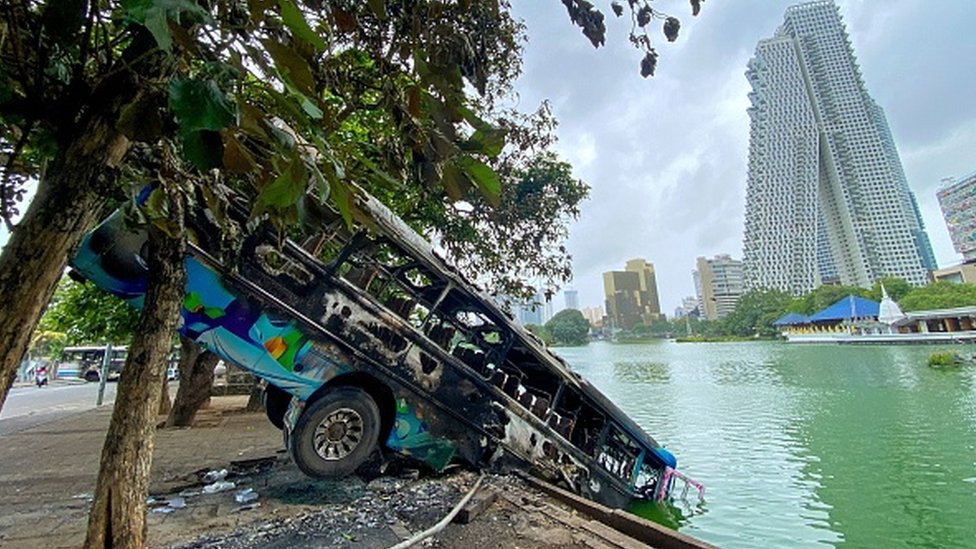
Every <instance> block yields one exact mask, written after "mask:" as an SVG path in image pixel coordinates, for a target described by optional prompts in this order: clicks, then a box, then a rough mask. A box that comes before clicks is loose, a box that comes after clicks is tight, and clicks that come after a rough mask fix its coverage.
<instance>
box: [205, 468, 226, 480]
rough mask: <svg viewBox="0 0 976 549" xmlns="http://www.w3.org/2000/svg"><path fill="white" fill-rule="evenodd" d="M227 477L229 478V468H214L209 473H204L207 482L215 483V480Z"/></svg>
mask: <svg viewBox="0 0 976 549" xmlns="http://www.w3.org/2000/svg"><path fill="white" fill-rule="evenodd" d="M225 478H227V469H221V470H219V471H218V470H216V469H214V470H212V471H208V472H207V474H205V475H203V482H206V483H207V484H213V483H215V482H218V481H221V480H224V479H225Z"/></svg>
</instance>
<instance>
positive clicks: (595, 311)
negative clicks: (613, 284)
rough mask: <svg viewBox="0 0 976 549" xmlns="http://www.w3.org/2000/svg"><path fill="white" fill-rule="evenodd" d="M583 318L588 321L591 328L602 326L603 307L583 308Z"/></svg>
mask: <svg viewBox="0 0 976 549" xmlns="http://www.w3.org/2000/svg"><path fill="white" fill-rule="evenodd" d="M581 312H582V313H583V318H585V319H586V320H589V321H590V325H591V326H602V325H603V307H602V306H601V307H583V310H582V311H581Z"/></svg>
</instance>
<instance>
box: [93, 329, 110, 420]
mask: <svg viewBox="0 0 976 549" xmlns="http://www.w3.org/2000/svg"><path fill="white" fill-rule="evenodd" d="M110 364H112V344H111V343H107V344H106V345H105V356H103V357H102V370H101V371H100V372H98V400H96V401H95V406H101V405H102V400H103V399H104V398H105V381H106V380H107V379H108V367H109V365H110Z"/></svg>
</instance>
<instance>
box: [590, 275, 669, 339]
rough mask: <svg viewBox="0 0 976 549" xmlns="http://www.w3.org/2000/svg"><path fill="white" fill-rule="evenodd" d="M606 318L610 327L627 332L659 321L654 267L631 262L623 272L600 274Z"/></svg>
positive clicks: (659, 308)
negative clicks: (641, 325)
mask: <svg viewBox="0 0 976 549" xmlns="http://www.w3.org/2000/svg"><path fill="white" fill-rule="evenodd" d="M603 292H604V295H605V296H606V307H607V317H608V318H609V319H610V322H611V323H612V324H613V327H614V328H622V329H625V330H626V329H630V328H632V327H634V326H636V325H637V324H640V323H644V324H650V323H651V322H653V321H655V320H658V319H660V318H661V304H660V302H659V300H658V295H657V277H656V276H655V274H654V265H653V264H651V263H648V262H647V261H645V260H643V259H631V260H630V261H628V262H627V265H626V267H625V270H623V271H610V272H607V273H603Z"/></svg>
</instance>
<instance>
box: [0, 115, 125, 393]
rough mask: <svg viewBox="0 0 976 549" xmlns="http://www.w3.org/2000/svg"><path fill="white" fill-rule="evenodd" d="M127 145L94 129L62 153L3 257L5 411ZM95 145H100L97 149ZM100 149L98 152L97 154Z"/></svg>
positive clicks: (0, 382)
mask: <svg viewBox="0 0 976 549" xmlns="http://www.w3.org/2000/svg"><path fill="white" fill-rule="evenodd" d="M117 138H121V140H122V141H124V140H125V138H124V137H121V136H120V135H118V134H117V133H116V132H115V131H114V130H112V129H111V128H108V127H105V126H104V125H101V126H99V125H94V127H91V128H89V131H88V132H87V134H86V135H83V136H82V137H81V139H83V140H84V141H85V142H86V144H85V145H84V146H82V145H80V144H78V145H75V146H73V147H70V148H69V149H68V150H67V151H65V152H64V153H63V154H62V153H60V152H59V153H58V156H57V157H56V159H55V161H54V163H53V164H52V165H51V166H50V167H49V168H48V170H47V173H46V174H45V176H44V177H43V178H41V181H40V183H39V184H38V187H37V194H36V195H35V196H34V200H33V201H32V202H31V204H30V207H29V208H27V212H25V214H24V217H23V218H22V219H21V221H20V223H18V224H17V226H16V227H14V231H13V233H11V235H10V240H9V242H7V245H6V247H4V249H3V253H2V254H0V303H3V304H4V310H3V314H2V315H0V409H2V407H3V403H4V401H5V400H6V398H7V393H8V392H9V390H10V386H11V384H12V383H13V381H14V377H15V376H16V375H17V367H18V366H19V365H20V361H21V358H23V357H24V354H25V353H26V352H27V348H28V346H29V345H30V339H31V335H32V334H33V332H34V328H35V327H36V326H37V323H38V321H39V320H40V318H41V315H42V314H43V313H44V309H45V308H47V304H48V301H50V300H51V296H52V295H53V294H54V289H55V286H56V285H57V283H58V279H59V278H60V277H61V272H62V271H64V267H65V264H66V263H67V261H68V255H69V254H71V253H73V251H74V250H75V248H77V247H78V243H79V242H80V241H81V237H82V236H83V235H84V234H85V232H86V231H88V230H89V229H90V228H91V227H92V226H93V225H94V224H95V221H96V220H97V219H98V217H99V212H100V209H101V205H102V203H103V198H102V194H101V193H100V192H99V190H100V189H101V188H103V187H104V186H105V185H102V184H98V183H97V181H99V180H102V179H103V178H109V177H111V175H109V173H108V172H111V171H112V170H110V169H108V168H107V165H108V164H110V163H111V162H109V159H108V157H109V156H113V157H114V156H115V155H114V153H111V152H110V151H112V150H114V149H115V148H116V147H118V146H119V142H118V139H117ZM94 142H100V145H97V146H96V145H95V144H94ZM92 149H95V150H92Z"/></svg>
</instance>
